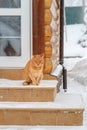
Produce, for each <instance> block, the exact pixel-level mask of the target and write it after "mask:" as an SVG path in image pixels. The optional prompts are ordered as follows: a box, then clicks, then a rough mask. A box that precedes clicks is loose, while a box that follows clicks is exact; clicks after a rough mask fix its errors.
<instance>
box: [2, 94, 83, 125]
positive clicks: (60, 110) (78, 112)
mask: <svg viewBox="0 0 87 130" xmlns="http://www.w3.org/2000/svg"><path fill="white" fill-rule="evenodd" d="M83 111H84V106H83V101H82V97H81V95H79V94H68V93H67V94H58V95H57V100H56V102H31V103H29V102H26V103H25V102H15V103H14V102H0V125H30V126H37V125H42V126H45V125H48V126H58V125H59V126H60V125H62V126H65V125H66V126H71V125H73V126H79V125H83Z"/></svg>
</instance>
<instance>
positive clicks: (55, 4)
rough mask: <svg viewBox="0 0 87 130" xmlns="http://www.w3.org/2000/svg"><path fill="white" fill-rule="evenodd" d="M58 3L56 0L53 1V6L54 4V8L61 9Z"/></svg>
mask: <svg viewBox="0 0 87 130" xmlns="http://www.w3.org/2000/svg"><path fill="white" fill-rule="evenodd" d="M57 3H59V1H58V2H57V1H56V0H53V4H54V6H55V8H56V9H58V8H59V5H58V4H57Z"/></svg>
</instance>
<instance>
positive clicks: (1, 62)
mask: <svg viewBox="0 0 87 130" xmlns="http://www.w3.org/2000/svg"><path fill="white" fill-rule="evenodd" d="M0 16H21V56H0V68H24V66H25V64H26V62H27V61H28V60H29V59H30V58H31V54H32V52H31V51H32V47H31V42H32V41H31V40H32V38H31V37H32V36H31V34H32V24H31V23H32V0H21V8H16V9H13V8H10V9H9V8H0Z"/></svg>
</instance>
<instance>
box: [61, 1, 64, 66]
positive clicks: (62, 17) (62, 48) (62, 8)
mask: <svg viewBox="0 0 87 130" xmlns="http://www.w3.org/2000/svg"><path fill="white" fill-rule="evenodd" d="M63 63H64V0H60V64H61V65H63Z"/></svg>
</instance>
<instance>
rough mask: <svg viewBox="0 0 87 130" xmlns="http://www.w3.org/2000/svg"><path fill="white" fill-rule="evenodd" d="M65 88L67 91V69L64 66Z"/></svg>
mask: <svg viewBox="0 0 87 130" xmlns="http://www.w3.org/2000/svg"><path fill="white" fill-rule="evenodd" d="M63 89H64V91H65V92H66V91H67V70H66V68H65V67H63Z"/></svg>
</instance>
